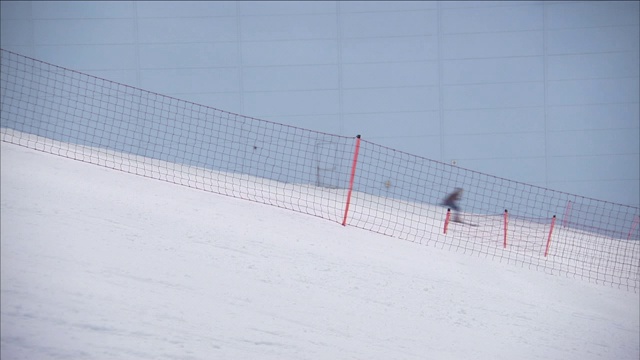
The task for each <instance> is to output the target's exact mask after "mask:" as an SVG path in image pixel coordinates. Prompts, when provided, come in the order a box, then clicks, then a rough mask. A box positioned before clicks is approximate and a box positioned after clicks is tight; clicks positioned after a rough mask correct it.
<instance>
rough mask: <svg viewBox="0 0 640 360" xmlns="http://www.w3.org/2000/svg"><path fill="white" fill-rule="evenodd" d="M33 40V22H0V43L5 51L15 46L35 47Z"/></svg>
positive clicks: (4, 20)
mask: <svg viewBox="0 0 640 360" xmlns="http://www.w3.org/2000/svg"><path fill="white" fill-rule="evenodd" d="M3 3H4V2H3ZM33 40H34V37H33V21H32V20H11V19H2V21H0V43H1V44H2V48H3V49H8V47H9V46H13V45H18V46H20V45H33Z"/></svg>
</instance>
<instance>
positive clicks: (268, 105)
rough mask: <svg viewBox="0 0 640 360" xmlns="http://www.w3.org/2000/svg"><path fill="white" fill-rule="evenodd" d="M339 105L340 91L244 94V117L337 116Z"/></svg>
mask: <svg viewBox="0 0 640 360" xmlns="http://www.w3.org/2000/svg"><path fill="white" fill-rule="evenodd" d="M338 104H339V101H338V90H315V91H282V92H275V91H271V92H249V93H245V94H244V112H245V114H244V115H248V116H254V117H265V116H266V117H273V116H279V115H283V116H288V115H318V114H325V115H326V114H337V113H338V112H339V110H338Z"/></svg>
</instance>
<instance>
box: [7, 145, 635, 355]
mask: <svg viewBox="0 0 640 360" xmlns="http://www.w3.org/2000/svg"><path fill="white" fill-rule="evenodd" d="M1 146H2V148H1V156H2V158H1V166H2V168H1V173H0V174H1V187H0V188H1V191H2V192H1V227H0V229H1V299H0V305H1V324H0V325H1V329H0V330H1V333H0V339H1V352H0V357H1V358H2V360H11V359H36V360H46V359H119V360H126V359H491V360H496V359H525V360H526V359H563V360H567V359H576V360H578V359H579V360H585V359H616V360H623V359H630V360H637V359H638V358H640V320H639V319H640V305H639V295H638V294H637V293H634V292H632V291H627V290H620V289H616V288H611V287H607V286H603V285H599V284H593V283H589V282H586V281H581V280H577V279H572V278H567V277H563V276H553V275H548V274H544V273H542V272H537V271H533V270H529V269H526V268H522V267H518V266H516V265H513V264H504V263H500V262H496V261H491V260H488V259H486V258H480V257H474V256H472V255H471V256H470V255H469V254H460V253H455V252H451V251H447V250H445V249H437V248H433V247H429V246H426V245H421V244H417V243H414V242H408V241H403V240H399V239H397V238H394V237H390V236H384V235H381V234H377V233H372V232H369V231H365V230H360V229H356V228H354V227H349V226H346V227H343V226H341V225H339V224H338V223H335V222H332V221H327V220H323V219H320V218H317V217H314V216H309V215H303V214H299V213H296V212H294V211H290V210H285V209H282V208H278V207H274V206H268V205H262V204H258V203H255V202H252V201H247V200H240V199H236V198H233V197H229V196H222V195H217V194H213V193H210V192H205V191H201V190H196V189H192V188H188V187H185V186H179V185H174V184H170V183H167V182H163V181H159V180H153V179H149V178H145V177H141V176H136V175H132V174H127V173H123V172H119V171H115V170H110V169H107V168H103V167H100V166H96V165H92V164H87V163H83V162H79V161H75V160H71V159H67V158H63V157H58V156H55V155H51V154H47V153H43V152H39V151H36V150H32V149H28V148H25V147H21V146H17V145H12V144H8V143H5V142H2V144H1ZM435 231H439V230H435ZM450 231H454V230H450Z"/></svg>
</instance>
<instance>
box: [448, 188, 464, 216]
mask: <svg viewBox="0 0 640 360" xmlns="http://www.w3.org/2000/svg"><path fill="white" fill-rule="evenodd" d="M461 197H462V189H461V188H456V189H455V190H454V191H453V192H452V193H451V194H449V195H447V197H446V198H445V199H444V201H443V204H444V205H445V206H447V207H449V208H451V210H453V211H455V212H456V214H455V216H454V220H453V221H461V219H460V216H459V215H458V212H459V211H460V207H459V206H458V204H457V201H458V200H460V198H461Z"/></svg>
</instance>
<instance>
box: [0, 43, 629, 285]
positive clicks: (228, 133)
mask: <svg viewBox="0 0 640 360" xmlns="http://www.w3.org/2000/svg"><path fill="white" fill-rule="evenodd" d="M0 105H1V109H0V111H1V133H0V135H1V139H2V141H4V142H7V143H12V144H17V145H21V146H25V147H28V148H31V149H36V150H40V151H44V152H47V153H52V154H56V155H59V156H63V157H67V158H71V159H75V160H79V161H83V162H88V163H92V164H96V165H100V166H104V167H108V168H111V169H116V170H119V171H124V172H128V173H132V174H136V175H141V176H146V177H149V178H153V179H158V180H163V181H168V182H171V183H175V184H179V185H184V186H189V187H192V188H196V189H200V190H204V191H208V192H212V193H217V194H222V195H227V196H232V197H237V198H241V199H246V200H251V201H255V202H258V203H263V204H269V205H273V206H278V207H281V208H285V209H289V210H293V211H297V212H301V213H304V214H309V215H313V216H317V217H320V218H323V219H327V220H330V221H334V222H337V223H339V224H342V225H348V226H354V227H358V228H361V229H366V230H370V231H374V232H377V233H381V234H385V235H389V236H392V237H395V238H399V239H403V240H407V241H412V242H416V243H421V244H425V245H429V246H434V247H438V248H444V249H449V250H452V251H457V252H463V253H469V254H473V255H476V256H483V257H487V258H491V259H494V260H498V261H504V262H508V263H513V264H517V265H520V266H523V267H528V268H532V269H536V270H540V271H544V272H546V273H550V274H558V275H565V276H569V277H574V278H579V279H583V280H588V281H592V282H596V283H601V284H605V285H610V286H613V287H618V288H624V289H627V290H632V291H636V292H637V291H638V290H639V289H640V229H639V228H640V226H639V222H640V217H639V214H640V211H639V209H638V208H637V207H633V206H627V205H623V204H616V203H611V202H607V201H601V200H596V199H591V198H587V197H582V196H579V195H574V194H568V193H564V192H559V191H554V190H551V189H546V188H543V187H538V186H534V185H529V184H525V183H521V182H517V181H512V180H508V179H504V178H500V177H496V176H491V175H488V174H484V173H480V172H477V171H472V170H468V169H464V168H461V167H458V166H454V165H450V164H445V163H442V162H439V161H434V160H430V159H427V158H424V157H420V156H416V155H412V154H408V153H406V152H402V151H398V150H395V149H391V148H388V147H385V146H381V145H378V144H375V143H373V142H370V141H367V140H366V139H365V138H361V137H360V136H359V135H358V136H353V137H345V136H338V135H333V134H327V133H322V132H317V131H312V130H307V129H302V128H298V127H294V126H288V125H284V124H279V123H275V122H271V121H265V120H260V119H255V118H251V117H247V116H242V115H239V114H233V113H230V112H226V111H222V110H219V109H216V108H212V107H209V106H204V105H199V104H195V103H192V102H188V101H183V100H179V99H175V98H172V97H169V96H164V95H161V94H157V93H153V92H150V91H145V90H141V89H138V88H134V87H131V86H127V85H124V84H120V83H117V82H114V81H109V80H106V79H101V78H98V77H95V76H91V75H87V74H83V73H80V72H77V71H73V70H70V69H65V68H63V67H60V66H56V65H53V64H49V63H46V62H43V61H39V60H37V59H33V58H29V57H25V56H22V55H20V54H16V53H14V52H10V51H6V50H1V103H0ZM456 188H461V189H464V192H463V204H464V209H463V213H461V214H460V216H461V217H462V219H461V220H462V222H459V221H454V220H457V219H456V218H457V216H458V214H457V212H456V211H455V210H454V209H451V208H450V207H448V206H445V205H443V203H442V201H443V199H444V198H445V197H446V196H447V194H449V193H450V192H451V191H453V190H454V189H456Z"/></svg>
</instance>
